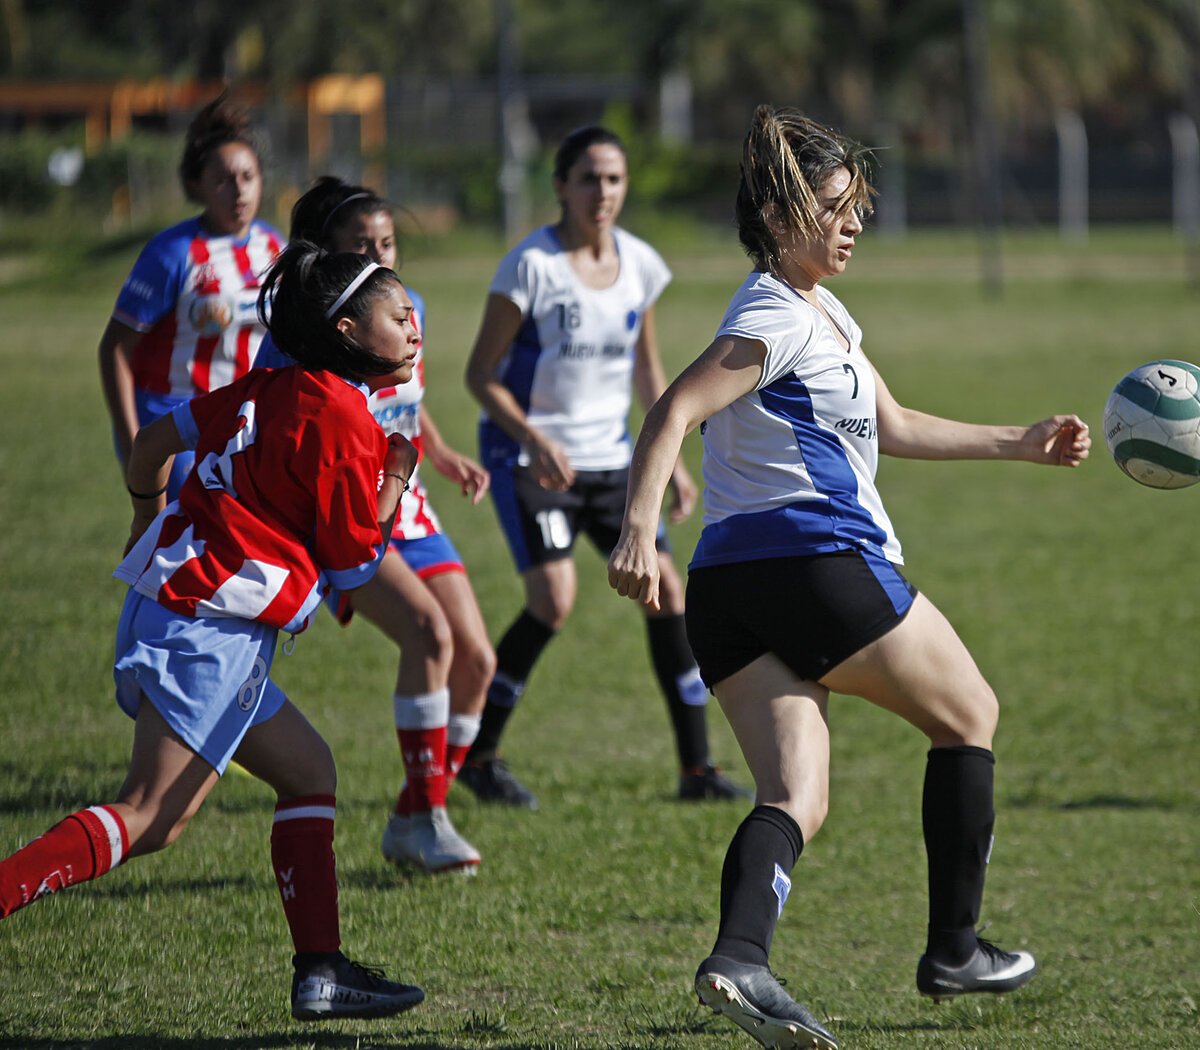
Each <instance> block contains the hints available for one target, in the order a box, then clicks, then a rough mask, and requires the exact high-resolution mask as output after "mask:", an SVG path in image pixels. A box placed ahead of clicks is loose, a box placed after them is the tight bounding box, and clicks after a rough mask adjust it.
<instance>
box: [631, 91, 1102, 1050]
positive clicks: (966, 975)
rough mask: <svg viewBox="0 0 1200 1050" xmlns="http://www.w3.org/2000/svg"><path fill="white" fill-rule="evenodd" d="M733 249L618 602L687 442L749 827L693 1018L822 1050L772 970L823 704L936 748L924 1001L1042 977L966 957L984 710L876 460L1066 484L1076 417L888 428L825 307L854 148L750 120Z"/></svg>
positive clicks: (696, 589)
mask: <svg viewBox="0 0 1200 1050" xmlns="http://www.w3.org/2000/svg"><path fill="white" fill-rule="evenodd" d="M741 171H742V178H741V184H740V186H739V189H738V197H737V220H738V231H739V236H740V237H741V240H742V244H743V245H744V246H745V248H746V250H747V253H748V254H749V255H750V257H751V258H752V259H753V261H754V263H755V270H754V272H752V273H751V274H750V276H749V277H747V278H746V280H745V281H744V282H743V284H742V286H741V287H740V288H739V289H738V290H737V291H736V292H735V293H734V296H733V299H732V300H731V302H730V304H729V307H728V309H727V311H726V313H725V318H724V320H723V321H722V322H721V325H720V328H719V329H718V331H717V337H716V339H715V341H714V342H713V343H712V344H711V345H710V346H709V348H708V349H707V350H705V351H704V353H703V354H701V355H700V357H699V358H698V359H697V360H696V361H695V362H693V363H692V364H691V365H690V366H689V367H688V368H687V369H686V370H685V371H684V372H683V374H682V375H681V376H680V377H679V378H678V379H677V380H675V382H674V383H672V384H671V386H670V388H669V389H668V390H667V391H666V393H665V394H664V395H663V396H662V398H660V399H659V401H658V403H657V404H656V405H655V407H654V408H653V409H652V410H651V411H650V412H649V413H648V415H647V417H646V420H645V423H644V425H643V427H642V432H641V436H640V438H639V439H638V443H637V447H636V448H635V450H634V455H633V463H632V466H631V469H630V480H629V503H628V509H627V511H626V514H625V523H624V528H623V530H622V534H621V539H620V541H619V543H618V544H617V546H616V549H615V550H614V551H613V554H612V557H611V559H610V561H609V582H610V583H611V584H612V585H613V586H614V587H615V588H616V589H617V591H618V592H619V593H620V594H623V595H628V596H629V597H631V598H634V599H635V600H638V601H641V602H644V603H646V604H647V605H650V606H651V607H653V606H654V605H656V604H657V602H658V601H659V597H658V594H659V580H658V568H657V559H656V557H655V553H654V532H655V523H656V521H657V518H658V510H659V505H660V503H661V501H662V493H663V489H664V488H665V486H666V483H667V479H668V477H669V476H670V471H671V465H672V464H673V463H674V461H675V457H676V456H677V454H678V452H679V447H680V443H681V442H682V440H683V437H684V435H685V434H687V433H688V432H689V431H690V430H692V429H693V428H694V427H696V426H701V433H702V434H703V440H704V480H705V495H704V500H705V516H704V529H703V532H702V533H701V537H700V541H699V544H698V545H697V548H696V553H695V556H694V558H693V560H692V562H691V565H690V567H689V579H688V588H687V601H688V612H687V620H688V637H689V638H690V640H691V643H692V647H693V649H694V650H695V653H696V658H697V660H698V662H699V664H700V670H701V673H702V674H703V676H704V681H705V683H706V684H707V685H708V686H709V688H710V689H712V690H713V692H714V693H715V694H716V696H717V699H718V700H719V701H720V703H721V707H722V709H723V710H724V711H725V714H726V716H727V717H728V719H729V722H730V725H731V726H732V727H733V730H734V733H735V735H736V736H737V738H738V741H739V743H740V744H741V747H742V751H743V753H744V755H745V757H746V761H747V763H748V764H749V766H750V770H751V772H752V773H753V775H754V779H755V784H756V786H757V789H758V794H757V802H758V805H757V806H756V807H755V809H754V810H753V811H752V812H751V813H750V815H749V816H748V817H747V818H746V820H745V821H744V822H743V823H742V824H741V826H740V827H739V828H738V830H737V833H736V834H735V835H734V838H733V841H732V842H731V843H730V846H729V849H728V852H727V853H726V857H725V864H724V868H723V870H722V875H721V915H720V925H719V928H718V933H717V940H716V943H715V945H714V947H713V951H712V953H711V954H710V956H709V957H708V958H707V959H705V960H704V962H702V963H701V964H700V968H699V970H698V971H697V973H696V982H695V983H696V990H697V992H698V993H699V995H700V998H701V1000H702V1001H703V1002H705V1003H707V1004H709V1005H710V1006H712V1007H713V1008H714V1009H715V1010H717V1011H718V1012H719V1013H725V1014H727V1015H728V1016H729V1017H730V1019H731V1020H733V1021H735V1022H736V1023H737V1024H739V1025H741V1026H742V1027H743V1028H745V1029H746V1030H747V1031H748V1032H750V1033H751V1034H752V1035H753V1036H754V1037H755V1038H757V1039H758V1040H759V1041H760V1042H762V1043H764V1044H765V1045H767V1046H774V1045H775V1044H776V1043H777V1042H778V1041H780V1040H786V1041H787V1045H794V1046H810V1045H811V1046H818V1047H822V1048H830V1047H836V1045H837V1043H836V1040H835V1039H834V1037H833V1035H832V1034H831V1033H830V1032H829V1031H828V1030H826V1029H825V1027H824V1026H823V1025H822V1024H821V1023H820V1022H819V1021H817V1020H816V1019H815V1018H814V1017H813V1016H812V1015H811V1014H810V1013H809V1012H808V1011H807V1010H806V1009H805V1008H804V1007H803V1006H801V1005H800V1004H799V1003H796V1002H794V1001H793V1000H792V999H791V998H790V997H789V996H788V995H787V993H785V992H784V991H783V990H782V988H781V987H780V985H779V982H778V981H777V980H776V979H775V978H774V976H773V975H772V974H771V971H770V970H769V968H768V953H769V951H770V947H771V940H772V937H773V935H774V930H775V924H776V920H777V919H778V916H779V914H780V912H781V911H782V909H783V902H784V901H785V900H786V898H787V894H788V891H789V889H790V888H791V878H790V876H791V870H792V867H793V865H794V864H795V863H796V861H797V860H798V858H799V856H800V851H801V849H802V848H803V846H804V844H805V842H807V841H810V840H811V839H812V837H813V835H814V834H815V833H816V832H817V829H818V828H819V827H820V826H821V824H822V822H823V821H824V818H825V814H826V810H827V807H828V785H829V729H828V724H827V718H826V711H827V705H828V700H829V693H830V691H831V690H832V691H834V692H837V693H844V694H850V695H854V696H861V697H864V698H865V699H867V700H869V701H871V702H872V703H875V704H878V705H879V706H880V707H883V708H885V709H887V710H889V711H893V712H895V713H896V714H898V715H900V717H901V718H903V719H905V720H906V721H908V722H909V723H911V724H912V725H914V726H915V727H916V728H917V729H919V730H921V731H922V732H923V733H925V735H926V736H928V737H929V741H930V745H931V747H930V751H929V754H928V759H927V765H926V770H925V785H924V795H923V801H922V823H923V828H924V834H925V847H926V853H927V858H928V865H929V917H928V919H929V921H928V929H927V942H926V948H925V953H924V955H922V957H921V960H920V963H919V964H918V967H917V988H918V990H919V991H920V992H921V993H922V994H924V995H929V996H933V997H935V998H945V997H949V996H953V995H959V994H962V993H964V992H1007V991H1011V990H1013V989H1015V988H1018V987H1020V986H1021V985H1023V984H1024V983H1025V982H1026V981H1028V980H1029V979H1030V978H1031V977H1032V976H1033V974H1034V971H1035V969H1036V967H1035V965H1034V960H1033V957H1032V956H1031V955H1030V954H1029V953H1028V952H1024V951H1013V952H1009V951H1003V950H1001V949H1000V948H998V947H997V946H995V945H993V944H991V943H990V942H988V941H984V940H981V939H980V938H979V936H978V934H977V933H976V925H977V923H978V920H979V912H980V908H981V905H982V899H983V884H984V873H985V869H986V865H987V861H988V858H989V856H990V851H991V841H992V825H993V820H994V814H993V810H992V795H993V790H992V783H993V775H992V774H993V764H994V758H993V755H992V751H991V746H992V735H993V733H994V731H995V728H996V721H997V715H998V706H997V702H996V697H995V695H994V694H993V693H992V690H991V688H990V687H989V686H988V684H987V682H986V681H985V680H984V678H983V676H982V675H981V674H980V672H979V670H978V668H977V667H976V666H975V663H974V661H973V660H972V659H971V655H970V653H968V652H967V650H966V648H965V647H964V646H963V643H962V642H961V641H960V640H959V638H958V636H957V635H956V634H955V632H954V630H953V628H952V627H951V626H950V624H949V623H948V622H947V621H946V620H945V618H944V617H943V616H942V615H941V614H940V613H939V612H938V610H937V609H936V608H934V606H933V605H932V603H930V602H929V600H928V599H926V598H925V597H924V596H923V595H921V594H919V593H917V591H916V590H915V589H914V588H913V587H912V586H911V585H910V584H909V583H908V582H907V581H906V580H905V579H904V577H903V576H902V575H901V574H900V571H899V569H898V568H897V565H898V564H899V563H900V562H901V557H900V544H899V541H898V540H897V539H896V535H895V533H894V532H893V529H892V525H891V523H890V522H889V520H888V518H887V515H886V513H885V512H884V509H883V505H882V503H881V502H880V499H879V494H878V492H877V491H876V489H875V482H874V477H875V468H876V463H877V459H878V455H879V453H880V452H883V453H886V454H887V455H892V456H902V457H906V458H910V459H1011V460H1025V461H1027V462H1032V463H1046V464H1057V465H1060V466H1068V467H1074V466H1078V465H1079V463H1080V462H1081V461H1082V460H1084V459H1085V458H1087V455H1088V450H1089V447H1090V445H1091V439H1090V438H1089V436H1088V429H1087V426H1086V424H1084V423H1083V422H1082V421H1081V420H1080V419H1079V417H1078V416H1074V415H1059V416H1053V417H1051V418H1050V419H1046V420H1043V421H1042V422H1040V423H1035V424H1034V425H1033V426H1029V427H1026V426H980V425H975V424H968V423H959V422H955V421H952V420H948V419H941V418H939V417H936V416H930V415H926V414H924V413H921V412H917V411H915V410H913V409H908V408H904V407H902V406H901V405H899V404H897V402H896V401H895V399H894V398H893V397H892V395H891V394H890V393H889V391H888V388H887V386H886V385H885V384H884V382H883V380H882V379H881V378H880V377H879V375H878V373H877V372H876V371H875V369H874V368H873V367H872V365H871V363H870V362H869V361H868V360H867V358H866V357H865V356H864V354H863V351H862V347H861V345H860V344H861V339H862V332H861V331H860V330H859V328H858V326H857V325H856V324H855V323H854V320H853V319H852V318H851V317H850V315H849V313H848V312H847V311H846V309H845V307H844V306H842V304H841V303H840V302H839V301H838V300H837V299H836V298H835V297H834V296H833V295H832V294H831V293H830V292H829V291H827V290H826V289H825V288H823V287H820V286H819V285H818V282H819V281H822V280H824V279H825V278H827V277H833V276H836V275H837V274H840V273H841V272H842V271H843V270H844V269H845V268H846V264H847V262H848V261H849V259H850V255H851V251H852V249H853V247H854V240H855V238H856V237H857V236H858V235H859V234H860V233H861V232H862V229H863V227H862V216H863V215H864V214H866V213H867V212H868V211H869V210H870V195H871V192H872V191H871V188H870V186H869V184H868V182H867V173H866V157H865V153H864V151H863V149H862V147H860V146H857V145H856V144H854V143H852V142H849V141H847V140H845V139H843V138H841V137H839V136H838V135H837V134H836V133H834V132H832V131H830V130H828V129H827V128H823V127H821V126H820V125H818V124H815V123H813V122H812V121H809V120H808V119H806V118H805V117H803V116H802V115H801V114H799V113H797V112H795V111H794V110H780V111H778V112H776V111H774V110H772V109H771V108H770V107H767V106H761V107H759V109H758V110H757V111H756V113H755V116H754V122H753V126H752V128H751V130H750V133H749V135H748V136H747V138H746V143H745V147H744V151H743V156H742V167H741Z"/></svg>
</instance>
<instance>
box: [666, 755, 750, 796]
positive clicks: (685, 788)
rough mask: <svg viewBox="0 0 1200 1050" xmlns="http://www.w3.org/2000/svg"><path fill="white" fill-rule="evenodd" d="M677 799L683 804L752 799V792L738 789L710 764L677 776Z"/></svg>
mask: <svg viewBox="0 0 1200 1050" xmlns="http://www.w3.org/2000/svg"><path fill="white" fill-rule="evenodd" d="M679 797H680V798H681V799H682V800H683V801H685V802H700V801H703V800H705V799H738V798H753V797H754V792H752V791H747V790H746V789H745V788H740V787H738V786H737V785H736V784H735V783H734V782H733V781H732V780H730V779H729V778H728V777H727V776H725V774H724V773H722V772H721V770H720V769H718V768H717V767H716V766H714V765H713V764H712V763H711V762H706V763H705V764H704V765H702V766H695V767H693V768H692V769H685V770H684V771H683V772H682V773H680V774H679Z"/></svg>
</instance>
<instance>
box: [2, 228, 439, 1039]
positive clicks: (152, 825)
mask: <svg viewBox="0 0 1200 1050" xmlns="http://www.w3.org/2000/svg"><path fill="white" fill-rule="evenodd" d="M268 307H270V309H271V311H272V317H271V330H272V333H273V335H274V338H275V339H276V341H277V342H278V343H279V345H280V346H281V347H284V348H285V349H286V350H287V351H288V353H289V354H290V355H291V357H292V358H293V359H294V360H295V362H296V364H295V365H293V366H292V367H289V368H281V369H276V370H271V371H268V370H266V369H254V370H252V371H251V372H250V373H248V374H247V375H245V376H242V377H241V378H240V379H236V380H234V381H233V382H232V383H230V384H227V385H225V386H223V387H221V388H220V389H218V390H214V391H212V392H210V393H207V394H202V395H200V396H198V397H196V398H194V399H193V400H191V401H188V402H184V403H182V404H180V405H179V406H178V407H176V408H175V409H174V410H173V411H172V412H170V413H168V414H167V415H164V416H161V417H160V418H158V419H157V420H155V421H154V422H152V423H149V424H147V425H146V426H145V427H143V428H142V429H141V430H139V431H138V433H137V436H136V438H135V439H134V442H133V445H132V448H131V450H130V455H129V461H128V466H127V470H126V485H127V487H128V489H129V492H130V496H131V498H132V501H133V509H134V518H133V524H132V527H131V530H130V542H129V546H128V548H127V553H126V556H125V559H124V560H123V561H122V562H121V564H120V566H119V567H118V568H117V570H116V573H115V575H116V576H117V577H118V578H119V579H122V580H124V581H126V582H127V583H128V584H129V592H128V594H127V596H126V599H125V605H124V608H123V609H122V612H121V618H120V622H119V624H118V627H117V638H116V646H115V650H116V661H115V664H114V668H113V674H114V679H115V682H116V694H117V701H118V703H119V704H120V706H121V708H122V710H124V711H125V713H126V714H128V715H129V716H130V717H132V718H133V719H134V726H135V728H134V740H133V753H132V758H131V760H130V765H129V772H128V775H127V777H126V779H125V783H124V785H123V786H122V787H121V788H120V790H119V791H118V792H117V795H116V801H114V802H112V803H110V804H107V805H96V806H91V807H89V808H87V809H82V810H79V811H78V812H76V813H73V814H71V815H70V816H68V817H66V818H65V819H64V820H62V821H61V822H60V823H58V824H56V825H55V826H54V827H52V828H51V829H50V830H49V831H47V832H46V833H45V834H44V835H42V836H41V837H40V838H37V839H35V840H34V841H32V842H30V843H29V844H28V845H27V846H25V847H24V848H23V849H20V850H18V851H17V852H16V853H14V854H13V855H12V856H10V857H8V858H7V859H6V860H3V861H0V917H3V916H7V915H10V914H11V913H12V912H14V911H16V910H17V909H19V908H22V907H24V906H25V905H27V904H30V903H32V902H33V901H35V900H38V899H39V898H41V897H43V896H45V895H46V894H49V893H53V892H55V891H56V890H60V889H63V888H65V887H66V886H69V885H73V884H74V883H77V882H83V881H87V880H89V879H94V878H97V877H99V876H101V875H103V874H105V873H106V872H107V871H110V870H111V869H112V868H114V867H116V866H117V865H118V864H120V863H121V862H122V861H124V860H126V859H127V858H129V857H134V856H139V855H141V854H145V853H152V852H154V851H156V850H159V849H162V848H163V847H165V846H168V845H170V844H171V843H172V842H173V841H174V840H175V838H176V837H177V836H178V835H179V833H180V832H181V831H182V830H183V828H184V826H185V825H186V824H187V823H188V821H189V820H190V819H191V817H192V816H193V815H194V814H195V813H196V811H197V810H198V809H199V807H200V805H201V803H202V802H203V801H204V799H205V798H206V797H207V795H208V793H209V792H210V791H211V790H212V788H213V786H214V785H215V784H216V782H217V780H218V778H219V777H220V776H221V774H222V773H223V772H224V770H225V769H226V767H227V766H228V763H229V762H230V761H232V760H233V759H235V758H236V760H237V762H238V763H239V764H240V765H241V766H242V768H244V769H245V770H247V771H248V772H249V773H251V774H253V775H254V776H257V777H258V778H260V779H261V780H263V781H265V782H266V783H267V784H269V785H270V786H271V787H272V788H273V789H274V791H275V793H276V796H277V803H276V807H275V817H274V821H273V824H272V830H271V861H272V866H273V868H274V871H275V877H276V881H277V883H278V886H279V892H280V896H281V898H282V900H283V908H284V914H285V916H286V919H287V922H288V926H289V928H290V931H291V935H292V942H293V945H294V949H295V955H294V956H293V960H292V961H293V969H294V975H293V982H292V993H291V994H292V1014H293V1016H295V1017H298V1018H301V1019H316V1018H321V1017H326V1016H330V1015H349V1016H358V1017H375V1016H383V1015H386V1014H393V1013H397V1012H399V1011H401V1010H405V1009H408V1008H409V1007H411V1006H415V1005H416V1004H417V1003H419V1002H420V1001H421V1000H422V999H423V998H424V995H423V993H422V992H421V990H420V989H419V988H415V987H412V986H410V985H405V984H398V983H396V982H392V981H388V980H386V979H384V978H383V976H382V975H381V974H380V973H379V971H377V970H373V969H369V968H365V967H362V966H360V965H358V964H356V963H353V962H351V961H350V960H348V959H347V958H346V957H345V956H344V955H343V954H342V952H341V938H340V933H339V917H338V903H337V879H336V875H335V865H334V855H333V825H334V808H335V798H334V791H335V788H336V782H337V773H336V769H335V767H334V763H333V757H332V755H331V754H330V751H329V747H328V745H327V744H326V743H325V741H324V740H323V739H322V738H321V737H320V735H319V734H318V733H317V732H316V730H315V729H313V727H312V726H311V725H310V724H309V723H308V721H307V720H306V719H305V718H304V716H303V715H302V714H301V713H300V711H299V710H298V709H297V708H296V707H295V706H294V705H293V704H292V703H291V701H289V700H288V698H287V697H286V696H285V695H284V693H283V691H282V690H281V689H280V688H279V687H278V686H277V685H276V684H275V683H274V682H272V680H271V677H270V671H271V662H272V659H273V657H274V654H275V644H276V639H277V636H278V633H279V631H280V630H284V631H289V632H292V633H293V634H295V633H297V632H299V631H302V630H303V629H304V628H305V626H307V624H308V621H309V619H310V618H311V616H312V615H313V614H314V613H315V611H316V609H317V607H318V606H319V605H320V604H321V601H322V596H323V595H324V594H325V592H326V591H327V590H328V589H329V588H330V587H331V586H333V587H337V588H339V589H342V590H346V591H349V592H350V593H353V592H354V590H355V589H356V588H358V587H361V586H362V585H364V584H365V583H366V582H367V581H369V580H370V578H371V577H372V576H373V575H374V573H375V572H376V570H377V569H378V567H379V565H380V563H381V562H382V560H383V552H384V550H385V549H386V545H387V538H388V536H389V535H390V534H391V529H392V523H393V520H394V519H395V516H396V511H397V508H398V506H399V503H400V498H401V495H402V494H403V492H404V491H405V490H406V489H407V488H408V481H409V478H410V477H411V476H412V473H413V471H414V469H415V468H416V461H417V450H416V449H415V448H414V447H413V445H412V443H411V442H409V441H408V440H407V439H406V438H404V437H403V436H402V435H400V434H392V435H390V436H386V435H385V434H384V433H383V431H382V430H381V429H380V427H379V426H378V424H377V423H376V422H375V420H374V418H373V417H372V415H371V412H370V410H369V408H368V407H367V398H368V396H369V395H370V393H371V392H372V391H375V390H378V389H381V388H383V387H386V386H391V385H394V384H396V383H402V382H405V381H406V380H407V379H409V378H410V377H411V375H412V369H413V364H414V362H415V361H416V357H417V346H418V339H419V337H418V333H417V329H416V326H415V325H414V323H413V319H412V313H413V308H412V302H411V300H410V299H409V297H408V293H407V292H406V291H405V290H404V286H403V285H402V284H401V283H400V280H399V278H398V277H397V276H396V275H395V273H394V272H393V271H392V270H390V269H387V268H386V267H382V266H378V265H377V264H375V263H373V262H371V261H370V260H368V259H366V258H364V257H363V256H361V255H356V254H351V253H340V254H329V253H327V252H323V251H320V250H319V249H317V248H316V247H315V246H313V245H311V244H307V243H303V242H302V243H299V244H296V245H294V246H292V247H291V248H289V249H287V250H286V251H285V252H284V253H283V254H282V255H281V256H280V257H279V259H278V261H277V262H276V264H275V265H274V267H273V268H272V269H271V271H270V272H269V273H268V274H267V275H266V277H265V282H264V288H263V292H262V294H261V296H260V298H259V302H258V307H257V308H258V310H259V313H260V315H262V316H263V317H264V318H265V316H266V313H267V308H268ZM184 450H193V451H194V452H195V454H196V468H195V470H193V471H192V472H191V473H190V474H189V475H188V478H187V481H186V482H185V483H184V486H183V490H182V491H181V493H180V495H179V498H178V500H175V501H172V502H170V503H167V502H166V500H165V498H164V497H165V495H166V491H167V478H168V472H169V469H170V462H171V459H172V457H173V456H176V455H178V453H180V452H182V451H184Z"/></svg>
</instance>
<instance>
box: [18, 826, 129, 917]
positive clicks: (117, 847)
mask: <svg viewBox="0 0 1200 1050" xmlns="http://www.w3.org/2000/svg"><path fill="white" fill-rule="evenodd" d="M128 851H129V835H128V833H127V832H126V830H125V822H124V821H123V820H121V818H120V817H119V816H117V814H116V812H115V811H114V810H112V809H110V808H109V807H108V806H92V807H91V808H90V809H83V810H80V811H79V812H78V813H72V814H71V815H70V816H69V817H66V818H64V819H63V820H60V821H59V822H58V823H57V824H55V825H54V827H52V828H51V829H50V830H49V831H47V832H46V833H45V834H44V835H42V836H41V837H40V838H36V839H34V840H33V841H32V842H31V843H29V845H28V846H23V847H22V848H21V849H19V850H17V852H16V853H14V854H13V855H12V856H11V857H9V858H8V859H7V860H3V861H0V917H3V916H6V915H11V914H12V913H13V912H14V911H16V910H17V909H18V908H23V907H25V905H26V904H32V903H33V902H34V901H35V900H37V899H38V898H39V897H44V896H46V894H48V893H55V892H57V891H58V890H61V889H64V888H65V887H67V886H73V885H75V883H77V882H87V881H88V880H89V879H95V878H98V877H99V876H101V875H103V874H104V873H105V872H106V871H111V870H112V869H113V868H115V867H116V866H117V865H118V864H120V863H121V861H122V860H124V858H125V855H126V853H128Z"/></svg>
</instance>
